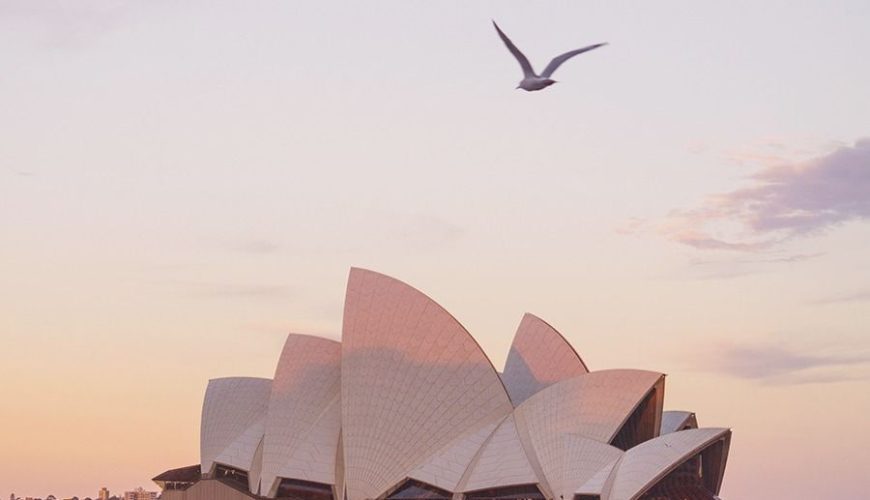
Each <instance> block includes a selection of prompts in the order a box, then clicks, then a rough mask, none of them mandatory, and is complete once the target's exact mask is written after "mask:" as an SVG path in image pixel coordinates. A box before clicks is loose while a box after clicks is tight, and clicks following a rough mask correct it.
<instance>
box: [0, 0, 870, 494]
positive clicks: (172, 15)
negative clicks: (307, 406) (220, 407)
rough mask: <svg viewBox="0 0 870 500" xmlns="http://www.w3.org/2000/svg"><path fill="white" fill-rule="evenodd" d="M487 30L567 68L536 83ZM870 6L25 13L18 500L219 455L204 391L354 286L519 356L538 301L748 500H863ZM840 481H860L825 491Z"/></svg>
mask: <svg viewBox="0 0 870 500" xmlns="http://www.w3.org/2000/svg"><path fill="white" fill-rule="evenodd" d="M490 18H495V19H496V20H498V22H499V24H500V26H501V27H502V28H503V29H505V31H506V32H507V33H508V34H509V35H510V36H511V37H512V38H513V39H514V41H515V42H516V43H517V44H518V45H519V46H520V47H522V48H523V50H525V51H526V52H527V53H528V54H529V56H530V58H531V59H532V60H533V61H535V60H545V59H546V58H547V57H550V56H552V55H553V54H556V53H558V52H559V51H562V50H567V49H569V48H573V47H577V46H582V45H585V44H589V43H595V42H600V41H608V42H610V45H609V46H608V47H606V48H602V49H599V50H598V51H596V53H595V54H594V57H592V55H593V54H589V57H585V56H580V57H578V58H577V60H573V61H571V62H570V63H567V64H566V65H565V66H564V67H563V68H562V69H560V70H559V75H558V78H557V79H558V80H559V81H560V83H559V84H558V85H555V86H553V87H552V88H550V89H548V90H546V91H545V92H539V93H535V94H526V93H522V92H521V91H517V90H514V87H515V86H516V81H517V80H519V78H520V74H519V71H518V68H517V65H516V63H515V62H514V61H513V60H511V58H510V55H509V54H508V53H507V52H506V51H505V49H504V47H503V46H502V45H501V42H500V41H499V40H498V38H497V37H496V36H495V33H494V31H493V30H492V27H491V25H490V24H489V22H490ZM868 18H870V7H868V6H867V5H866V2H858V1H853V2H850V1H839V2H832V3H831V2H808V1H807V2H788V3H786V2H771V3H766V4H764V5H763V6H762V5H758V4H757V3H755V2H729V3H727V4H722V5H706V6H699V5H697V4H696V3H694V2H688V1H684V2H677V1H670V2H666V3H665V4H657V5H655V6H653V5H649V6H615V5H612V2H564V3H559V4H553V5H551V6H548V7H547V8H544V7H543V6H542V5H541V4H537V3H535V4H527V3H520V2H504V1H499V2H496V1H490V2H458V1H455V2H454V1H448V2H439V3H438V4H437V5H435V4H431V5H427V4H422V3H416V2H414V3H408V2H393V1H391V2H375V3H366V4H365V5H347V4H337V3H329V2H326V3H324V2H318V3H312V4H301V3H293V2H282V3H271V4H268V5H266V4H264V5H256V6H255V5H248V4H244V5H243V4H239V3H231V2H211V1H210V2H205V1H193V2H186V3H184V4H183V5H178V4H177V3H174V2H160V1H158V2H140V3H121V2H114V1H109V0H107V1H96V0H85V1H81V2H75V3H69V2H60V1H49V0H36V1H30V0H28V1H23V0H20V1H19V0H13V1H8V2H5V3H4V4H2V5H0V27H2V29H0V42H2V43H0V57H2V60H3V61H4V62H5V64H4V67H7V68H14V70H12V71H6V72H4V74H3V75H2V76H0V93H2V95H3V96H5V99H3V100H2V104H0V137H2V139H0V141H2V142H0V144H2V147H0V276H2V277H3V279H2V280H0V304H3V305H2V306H0V341H2V344H0V345H2V347H3V353H4V356H3V362H2V363H0V400H2V402H3V406H4V410H3V411H2V413H0V450H2V453H0V495H2V496H3V498H6V497H8V495H9V493H11V492H13V491H14V492H15V493H16V494H17V495H20V496H25V495H27V496H41V497H45V496H46V495H48V494H49V493H53V494H55V495H57V496H58V497H61V496H72V495H78V496H79V497H84V496H92V497H93V496H95V495H96V493H97V490H98V488H99V487H101V486H107V487H109V488H110V489H111V490H112V491H113V492H120V491H123V490H124V489H132V488H133V487H136V486H140V485H142V486H146V487H153V485H152V484H151V483H149V478H150V477H152V476H154V475H156V474H157V473H159V472H162V471H163V470H165V469H168V468H171V467H177V466H183V465H189V464H192V463H196V462H198V438H199V411H200V408H201V404H202V395H203V392H204V389H205V385H206V383H207V381H208V379H209V378H214V377H220V376H227V375H249V376H262V377H270V376H271V375H272V370H273V369H274V366H275V362H276V360H277V357H278V354H279V353H280V350H281V345H282V344H283V341H284V335H285V334H286V333H287V332H288V331H291V330H292V331H297V332H302V333H314V334H323V335H327V336H330V337H332V338H338V335H339V333H340V325H341V312H342V300H343V297H344V286H345V280H346V276H347V272H348V269H349V268H350V266H361V267H366V268H370V269H374V270H378V271H380V272H383V273H386V274H389V275H391V276H395V277H397V278H399V279H402V280H403V281H406V282H408V283H411V284H413V285H414V286H416V287H419V288H420V289H421V290H423V291H425V292H426V293H427V294H429V295H430V296H431V297H433V298H434V299H435V300H437V301H438V302H439V303H441V304H442V305H443V306H444V307H445V308H447V309H448V310H449V311H450V312H451V313H453V314H454V315H455V316H456V317H457V318H458V319H459V320H460V321H461V322H462V323H463V324H464V325H465V326H466V327H467V328H468V330H469V331H470V332H471V333H472V335H474V336H475V338H476V339H477V340H478V341H479V342H480V344H481V345H482V347H483V348H484V350H485V351H486V352H487V353H488V354H489V355H490V356H491V358H492V359H493V361H494V363H495V364H496V366H501V365H502V364H503V362H504V358H505V356H506V354H507V349H508V344H509V342H510V340H511V338H512V336H513V332H514V330H515V328H516V326H517V324H518V322H519V320H520V318H521V317H522V314H523V313H524V312H526V311H529V312H532V313H535V314H537V315H539V316H541V317H542V318H544V319H546V320H547V321H548V322H550V323H552V324H553V325H554V326H555V327H557V328H558V329H559V330H560V331H561V332H562V333H563V334H564V335H565V336H566V338H568V340H569V341H570V342H571V343H572V344H573V345H574V346H575V347H576V348H577V350H578V352H579V353H580V354H581V356H582V357H583V359H584V360H585V361H586V362H587V363H588V365H589V367H590V368H591V369H593V370H595V369H603V368H620V367H632V368H644V369H651V370H657V371H662V372H665V373H667V374H668V377H667V388H666V400H665V407H666V409H690V410H694V411H696V412H697V414H698V418H699V420H700V423H701V424H702V425H704V426H730V427H732V428H733V430H734V437H733V441H732V448H731V456H730V460H729V465H728V470H727V473H726V477H725V486H724V490H723V496H724V497H725V498H730V499H740V500H745V499H765V500H777V499H792V498H802V499H809V498H838V499H857V498H861V497H862V496H863V495H865V493H866V484H867V479H866V470H865V469H866V464H867V463H868V462H870V429H868V426H867V425H866V415H867V414H868V412H870V339H868V331H867V328H868V327H867V321H866V318H867V317H868V314H870V265H868V258H867V248H870V230H868V227H870V226H868V223H867V219H868V217H870V208H868V205H867V200H870V148H868V144H870V143H868V142H867V141H868V139H867V137H870V120H868V117H870V100H868V99H867V95H866V89H867V88H868V87H870V66H868V65H866V64H861V63H860V61H863V60H864V59H865V58H866V54H865V52H866V50H865V48H866V47H867V46H868V44H870V33H868V30H866V26H865V24H866V19H868ZM830 478H836V481H833V482H832V481H830Z"/></svg>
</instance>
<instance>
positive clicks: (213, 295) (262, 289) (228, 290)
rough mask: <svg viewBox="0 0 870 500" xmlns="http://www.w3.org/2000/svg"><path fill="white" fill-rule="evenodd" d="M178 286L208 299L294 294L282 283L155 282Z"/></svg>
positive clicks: (269, 298) (256, 297)
mask: <svg viewBox="0 0 870 500" xmlns="http://www.w3.org/2000/svg"><path fill="white" fill-rule="evenodd" d="M155 283H157V284H160V285H164V286H171V287H176V288H178V289H181V290H183V291H184V293H185V294H186V295H189V296H191V297H196V298H207V299H255V300H271V299H284V298H287V297H290V296H292V295H293V290H291V289H290V288H289V287H286V286H281V285H261V284H238V283H208V282H199V281H178V280H163V281H157V282H155Z"/></svg>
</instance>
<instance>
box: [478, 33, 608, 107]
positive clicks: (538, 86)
mask: <svg viewBox="0 0 870 500" xmlns="http://www.w3.org/2000/svg"><path fill="white" fill-rule="evenodd" d="M492 25H493V26H495V30H496V31H498V36H499V37H500V38H501V41H502V42H504V44H505V45H506V46H507V48H508V50H509V51H511V54H513V55H514V57H515V58H516V59H517V62H519V63H520V67H521V68H523V79H522V80H520V84H519V85H517V88H518V89H523V90H525V91H528V92H532V91H535V90H542V89H545V88H547V87H549V86H550V85H552V84H554V83H556V80H552V79H551V78H550V76H552V74H553V72H555V71H556V70H557V69H559V66H561V65H562V63H564V62H565V61H567V60H568V59H571V58H572V57H574V56H576V55H578V54H582V53H584V52H588V51H590V50H592V49H597V48H598V47H602V46H604V45H607V42H604V43H596V44H595V45H590V46H588V47H583V48H582V49H576V50H571V51H568V52H565V53H564V54H562V55H560V56H556V57H554V58H553V60H552V61H550V64H548V65H547V67H546V68H544V71H543V72H541V74H540V75H539V74H537V73H535V70H534V69H532V65H531V63H529V59H528V58H527V57H526V56H525V54H523V53H522V52H520V49H518V48H517V46H516V45H514V42H512V41H511V39H510V38H508V37H507V35H505V34H504V32H503V31H502V30H501V28H499V27H498V24H496V23H495V21H493V22H492Z"/></svg>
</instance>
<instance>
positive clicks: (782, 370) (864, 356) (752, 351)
mask: <svg viewBox="0 0 870 500" xmlns="http://www.w3.org/2000/svg"><path fill="white" fill-rule="evenodd" d="M711 359H713V360H714V361H713V365H712V366H711V368H713V369H714V370H716V371H719V372H721V373H725V374H727V375H731V376H734V377H738V378H743V379H751V380H757V381H759V382H762V383H767V384H786V385H791V384H805V383H823V382H839V381H845V380H855V379H865V378H870V351H868V352H863V353H862V352H860V351H858V352H855V351H854V350H852V351H851V352H849V353H845V352H842V351H839V352H831V351H828V352H826V351H824V350H817V351H814V352H811V353H808V352H798V351H796V350H791V349H788V348H785V347H782V346H775V345H735V344H731V345H725V346H721V347H720V348H719V349H717V350H716V355H715V356H713V357H712V358H711Z"/></svg>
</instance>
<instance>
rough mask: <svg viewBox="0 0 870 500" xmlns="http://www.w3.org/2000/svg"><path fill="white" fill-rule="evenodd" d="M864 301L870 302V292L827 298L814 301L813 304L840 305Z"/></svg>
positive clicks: (862, 291)
mask: <svg viewBox="0 0 870 500" xmlns="http://www.w3.org/2000/svg"><path fill="white" fill-rule="evenodd" d="M864 300H870V290H861V291H858V292H852V293H845V294H842V295H835V296H832V297H826V298H823V299H818V300H815V301H813V304H840V303H843V302H861V301H864Z"/></svg>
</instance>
